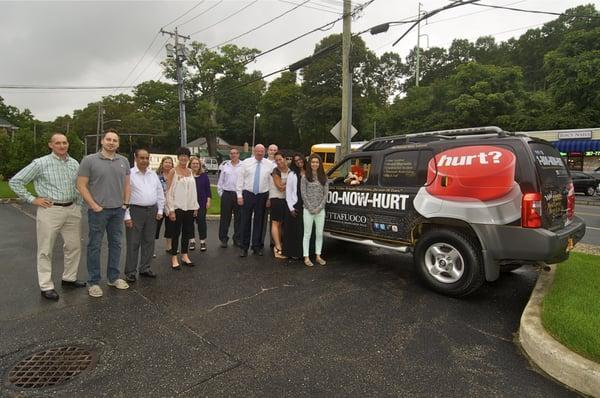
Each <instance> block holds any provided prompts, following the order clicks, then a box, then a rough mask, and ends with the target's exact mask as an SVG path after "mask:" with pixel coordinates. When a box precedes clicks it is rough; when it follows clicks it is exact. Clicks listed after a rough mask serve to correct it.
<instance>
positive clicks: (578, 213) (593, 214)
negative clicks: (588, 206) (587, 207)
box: [575, 210, 600, 217]
mask: <svg viewBox="0 0 600 398" xmlns="http://www.w3.org/2000/svg"><path fill="white" fill-rule="evenodd" d="M575 214H576V215H578V216H579V215H582V216H595V217H600V212H598V213H581V212H578V211H577V210H576V211H575Z"/></svg>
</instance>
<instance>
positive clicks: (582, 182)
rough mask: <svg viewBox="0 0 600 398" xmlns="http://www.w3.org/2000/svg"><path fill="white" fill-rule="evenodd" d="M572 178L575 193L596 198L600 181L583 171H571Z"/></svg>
mask: <svg viewBox="0 0 600 398" xmlns="http://www.w3.org/2000/svg"><path fill="white" fill-rule="evenodd" d="M571 178H572V179H573V185H574V186H575V192H579V193H584V194H586V195H588V196H594V195H595V194H596V192H597V190H598V185H599V184H600V179H598V178H596V177H594V176H592V175H590V174H587V173H583V172H581V171H571Z"/></svg>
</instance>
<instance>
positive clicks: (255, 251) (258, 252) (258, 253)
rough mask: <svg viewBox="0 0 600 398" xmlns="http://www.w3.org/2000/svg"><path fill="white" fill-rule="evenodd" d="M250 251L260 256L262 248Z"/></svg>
mask: <svg viewBox="0 0 600 398" xmlns="http://www.w3.org/2000/svg"><path fill="white" fill-rule="evenodd" d="M252 252H253V253H254V254H256V255H257V256H262V255H263V249H262V247H259V248H258V249H254V250H252Z"/></svg>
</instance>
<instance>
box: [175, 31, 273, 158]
mask: <svg viewBox="0 0 600 398" xmlns="http://www.w3.org/2000/svg"><path fill="white" fill-rule="evenodd" d="M258 53H259V51H258V50H257V49H251V48H246V47H238V46H236V45H225V46H223V47H221V48H219V49H218V50H215V51H213V50H210V49H208V47H207V46H206V45H205V44H203V43H199V42H192V43H191V51H190V54H189V57H188V60H187V61H188V62H187V65H186V66H185V68H184V76H185V88H186V96H187V98H188V101H187V104H188V105H189V108H188V110H189V112H188V114H191V115H193V116H192V117H191V118H190V127H191V129H190V130H192V134H191V135H190V137H194V136H195V137H199V136H201V135H204V136H205V137H206V139H207V145H208V151H209V153H210V154H211V156H215V155H216V136H217V132H221V135H223V137H224V138H227V139H230V140H232V139H233V140H240V139H243V138H247V137H248V133H247V132H248V131H249V127H247V126H251V124H250V123H249V122H246V121H248V120H250V121H251V120H252V115H254V114H255V113H256V111H257V110H258V102H259V100H260V97H261V95H262V91H263V90H264V87H265V83H264V81H263V80H262V79H261V75H260V73H259V72H253V73H250V74H248V73H246V67H245V61H247V60H248V59H251V58H252V57H254V56H255V55H257V54H258ZM164 65H165V70H166V75H167V76H169V77H171V78H174V77H175V67H174V66H175V65H174V62H172V61H167V62H165V64H164ZM244 130H245V131H244Z"/></svg>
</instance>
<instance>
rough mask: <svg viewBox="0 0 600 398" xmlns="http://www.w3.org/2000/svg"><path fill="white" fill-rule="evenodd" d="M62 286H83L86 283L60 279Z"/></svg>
mask: <svg viewBox="0 0 600 398" xmlns="http://www.w3.org/2000/svg"><path fill="white" fill-rule="evenodd" d="M60 284H61V285H62V286H63V287H85V286H86V285H87V284H86V283H85V282H84V281H77V280H75V281H62V282H61V283H60Z"/></svg>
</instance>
